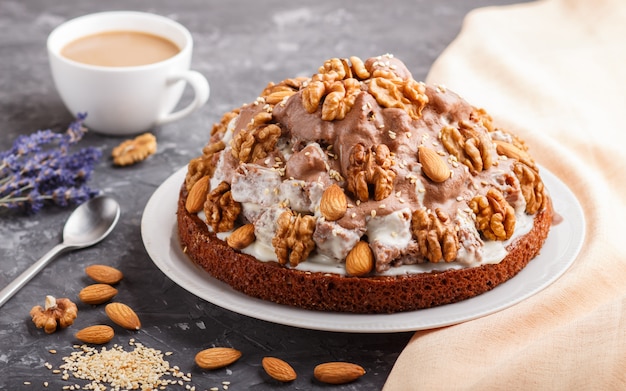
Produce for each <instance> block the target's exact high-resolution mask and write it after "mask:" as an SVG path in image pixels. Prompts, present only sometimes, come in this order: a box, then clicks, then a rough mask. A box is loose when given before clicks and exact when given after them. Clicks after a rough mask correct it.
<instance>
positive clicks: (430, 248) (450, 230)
mask: <svg viewBox="0 0 626 391" xmlns="http://www.w3.org/2000/svg"><path fill="white" fill-rule="evenodd" d="M411 231H412V233H413V236H414V237H415V238H416V239H417V246H418V250H419V253H420V254H421V255H422V256H423V257H424V258H426V259H428V260H429V261H430V262H433V263H436V262H439V261H441V260H442V259H443V260H444V261H445V262H452V261H454V260H455V259H456V255H457V252H458V250H459V238H458V236H457V234H456V229H455V227H454V226H453V224H452V221H451V220H450V217H449V216H448V215H447V214H446V213H445V212H443V211H442V210H441V209H439V208H437V209H436V210H435V212H434V213H433V212H429V211H426V210H425V209H418V210H416V211H415V212H413V216H412V218H411Z"/></svg>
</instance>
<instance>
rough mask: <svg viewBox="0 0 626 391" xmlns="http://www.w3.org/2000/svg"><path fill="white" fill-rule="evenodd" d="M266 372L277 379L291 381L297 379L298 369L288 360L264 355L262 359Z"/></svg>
mask: <svg viewBox="0 0 626 391" xmlns="http://www.w3.org/2000/svg"><path fill="white" fill-rule="evenodd" d="M261 364H262V365H263V369H265V372H267V374H268V375H269V376H270V377H271V378H272V379H275V380H278V381H281V382H290V381H294V380H296V378H297V377H298V375H297V374H296V371H294V369H293V368H292V367H291V365H289V364H288V363H287V362H286V361H283V360H281V359H280V358H276V357H264V358H263V360H262V361H261Z"/></svg>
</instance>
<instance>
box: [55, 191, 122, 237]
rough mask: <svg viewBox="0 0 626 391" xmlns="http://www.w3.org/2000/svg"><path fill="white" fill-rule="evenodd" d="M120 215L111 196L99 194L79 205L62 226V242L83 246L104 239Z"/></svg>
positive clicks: (116, 204)
mask: <svg viewBox="0 0 626 391" xmlns="http://www.w3.org/2000/svg"><path fill="white" fill-rule="evenodd" d="M119 217H120V206H119V204H118V203H117V201H115V200H114V199H113V198H111V197H107V196H100V197H95V198H92V199H91V200H89V201H88V202H86V203H84V204H82V205H80V206H79V207H78V208H76V210H75V211H74V213H72V214H71V215H70V217H69V218H68V219H67V222H66V223H65V227H63V243H64V244H66V245H67V246H68V247H72V248H75V249H76V248H85V247H89V246H92V245H94V244H96V243H98V242H100V241H101V240H102V239H104V238H105V237H106V236H107V235H108V234H109V233H110V232H111V231H112V230H113V228H114V227H115V224H116V223H117V220H118V219H119Z"/></svg>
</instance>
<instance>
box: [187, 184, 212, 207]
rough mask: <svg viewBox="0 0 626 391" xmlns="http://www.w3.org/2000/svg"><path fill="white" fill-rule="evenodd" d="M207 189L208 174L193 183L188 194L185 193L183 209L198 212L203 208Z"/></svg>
mask: <svg viewBox="0 0 626 391" xmlns="http://www.w3.org/2000/svg"><path fill="white" fill-rule="evenodd" d="M208 191H209V176H208V175H206V176H203V177H202V178H200V179H198V181H197V182H196V183H194V184H193V186H192V187H191V190H190V191H189V194H188V195H187V201H186V202H185V209H187V212H189V213H198V212H200V211H201V210H202V209H203V208H204V203H205V201H206V196H207V193H208Z"/></svg>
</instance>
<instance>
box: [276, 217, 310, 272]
mask: <svg viewBox="0 0 626 391" xmlns="http://www.w3.org/2000/svg"><path fill="white" fill-rule="evenodd" d="M277 224H278V229H277V230H276V235H275V236H274V238H273V239H272V245H273V246H274V250H275V252H276V257H277V258H278V262H279V263H280V264H281V265H285V264H286V263H287V262H289V264H290V265H291V266H297V265H298V264H299V263H300V262H302V261H304V260H305V259H306V258H307V257H308V256H309V254H310V253H311V251H313V249H314V248H315V242H314V241H313V239H312V237H313V231H315V217H313V216H309V215H302V214H300V213H297V214H296V213H294V212H293V211H292V210H287V211H285V212H283V213H282V214H281V215H280V216H279V217H278V221H277Z"/></svg>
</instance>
